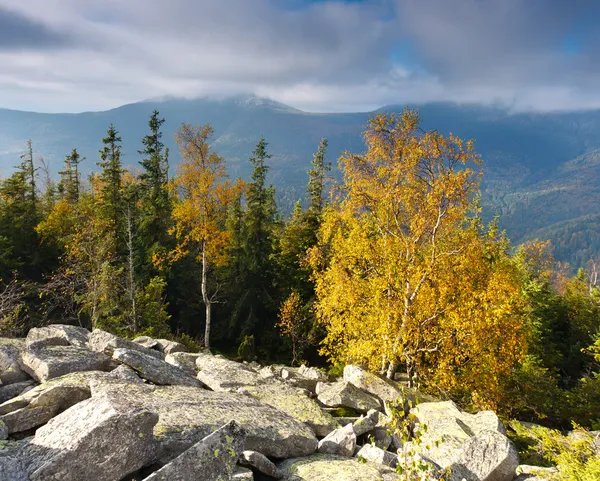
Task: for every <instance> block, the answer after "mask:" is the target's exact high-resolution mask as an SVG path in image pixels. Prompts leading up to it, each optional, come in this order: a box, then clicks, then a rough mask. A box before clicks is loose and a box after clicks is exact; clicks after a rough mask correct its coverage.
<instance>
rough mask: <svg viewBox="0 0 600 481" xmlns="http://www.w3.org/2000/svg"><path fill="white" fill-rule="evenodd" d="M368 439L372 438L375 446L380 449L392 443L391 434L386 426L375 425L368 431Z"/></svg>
mask: <svg viewBox="0 0 600 481" xmlns="http://www.w3.org/2000/svg"><path fill="white" fill-rule="evenodd" d="M368 435H369V439H371V438H372V440H373V443H374V444H375V446H377V447H378V448H381V449H387V448H389V447H390V445H391V444H392V436H391V433H390V431H389V430H388V429H387V428H380V427H376V428H375V429H373V430H372V431H370V432H369V433H368Z"/></svg>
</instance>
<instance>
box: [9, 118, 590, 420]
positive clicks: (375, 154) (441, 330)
mask: <svg viewBox="0 0 600 481" xmlns="http://www.w3.org/2000/svg"><path fill="white" fill-rule="evenodd" d="M163 122H164V120H163V119H162V118H161V116H160V114H159V112H157V111H155V112H153V113H152V115H151V117H150V119H149V121H148V127H147V133H146V135H145V136H144V137H143V138H142V139H140V145H139V147H138V148H139V163H138V166H137V167H136V168H128V169H126V168H125V167H124V164H123V161H122V148H123V146H122V141H121V137H120V135H119V131H118V130H117V126H113V125H110V126H109V127H108V130H107V132H106V136H105V137H104V138H103V140H102V142H103V148H102V150H101V151H100V152H99V154H98V161H97V162H96V161H95V159H85V158H82V156H81V155H80V154H79V153H78V151H77V149H76V148H73V150H72V151H71V152H70V153H69V154H68V155H67V156H66V157H65V160H64V164H63V167H62V169H61V170H60V172H58V173H53V172H49V171H48V169H47V168H46V166H45V164H44V163H43V162H42V161H41V159H40V158H39V157H38V156H37V155H36V153H35V150H34V146H35V143H34V142H31V141H30V142H29V143H28V145H27V146H26V147H25V146H24V147H25V148H24V153H23V155H22V156H21V162H20V164H19V165H18V167H17V169H16V171H15V172H14V173H12V174H11V175H10V176H8V177H6V178H3V179H1V180H0V330H1V331H2V335H13V336H16V335H23V334H25V333H26V332H27V331H28V330H29V329H30V328H32V327H37V326H42V325H45V324H49V323H66V324H76V325H81V326H85V327H88V328H90V329H93V328H102V329H105V330H108V331H111V332H114V333H116V334H119V335H121V336H125V337H130V338H131V337H135V336H139V335H149V336H152V337H167V338H173V339H177V340H179V341H180V342H182V343H184V344H187V345H188V346H190V347H193V348H196V349H199V348H200V347H201V346H204V347H206V348H211V349H213V350H219V351H221V352H224V353H225V354H228V355H230V356H232V357H238V358H240V359H243V360H253V359H260V360H263V361H269V362H291V363H293V364H299V363H301V362H308V363H309V364H313V365H325V364H327V365H328V366H329V368H330V369H331V370H332V372H339V370H340V368H341V367H343V365H344V364H347V363H351V362H352V363H361V364H363V365H366V366H368V367H369V368H371V369H372V370H373V371H378V372H381V373H385V374H386V375H388V376H390V377H392V376H393V375H394V374H395V373H396V371H398V370H401V371H404V372H406V374H407V376H408V379H409V381H410V383H411V384H412V385H414V386H418V387H419V388H420V389H422V390H424V391H427V392H429V393H432V394H434V395H437V396H439V397H442V398H452V399H454V400H456V401H458V402H460V403H461V404H462V405H463V406H465V407H467V408H468V407H474V408H475V407H476V408H493V409H497V410H499V412H500V413H502V415H504V416H506V417H511V418H518V419H522V420H526V421H536V422H540V423H544V424H548V425H552V426H558V427H568V426H569V425H570V423H571V421H575V422H576V423H578V424H580V425H583V426H587V427H592V428H594V429H599V428H600V365H599V363H600V280H599V279H598V274H599V271H600V264H599V262H598V260H597V259H594V258H589V259H585V260H584V259H580V261H581V263H582V265H583V264H585V265H586V266H587V268H586V269H580V270H579V271H578V272H577V274H576V275H575V276H574V277H573V276H570V274H569V272H570V270H569V267H568V266H566V265H564V264H560V263H557V262H555V261H554V260H553V256H552V246H551V245H550V244H549V243H547V242H540V241H536V240H534V239H532V240H531V241H530V242H528V243H526V244H524V245H522V246H520V247H519V248H518V249H515V248H513V247H512V246H511V244H510V240H509V239H508V238H507V237H506V235H505V234H504V233H503V232H502V231H501V230H500V229H499V228H498V221H497V220H495V221H493V222H491V223H487V224H486V223H485V222H484V221H483V220H482V215H481V207H480V201H479V193H480V185H481V167H482V163H484V162H485V159H481V158H480V156H479V155H478V154H477V153H476V152H475V149H474V144H473V142H472V141H466V140H463V139H460V138H459V137H456V136H453V135H444V134H441V133H440V132H438V131H423V130H422V129H421V127H420V119H419V117H418V113H417V112H416V111H414V110H408V109H407V110H405V111H404V112H403V113H402V114H386V113H380V114H378V115H376V116H374V117H373V118H372V119H371V120H370V121H369V123H368V125H367V126H366V130H365V134H364V136H365V142H366V146H367V148H366V150H365V151H364V152H359V153H353V152H346V153H344V154H343V155H342V157H341V158H340V159H339V165H340V169H341V172H342V180H341V181H339V182H334V181H333V180H332V179H331V178H330V177H329V172H330V169H331V162H330V161H329V159H328V156H327V147H328V144H327V141H326V140H325V139H323V140H322V141H321V143H320V144H319V145H315V154H314V157H313V160H312V168H311V169H310V170H309V171H308V172H307V178H306V197H305V201H304V202H301V201H298V203H297V204H296V206H295V208H294V210H293V213H292V214H291V216H288V217H284V216H283V215H282V213H281V212H280V210H279V209H278V206H277V204H276V191H275V188H274V187H273V186H272V185H270V184H269V183H268V181H267V173H268V171H269V168H270V166H269V162H270V159H271V155H270V153H269V144H268V142H267V140H266V139H264V138H263V139H260V141H259V142H258V143H257V145H256V147H255V148H254V150H253V151H252V152H248V157H249V165H250V170H251V176H250V178H248V179H245V180H244V179H232V178H229V176H228V174H227V169H226V162H227V159H225V158H224V157H222V156H220V155H219V154H218V153H217V152H215V151H213V150H212V149H211V143H210V140H211V136H212V135H213V134H214V131H213V128H212V127H211V126H210V125H188V124H183V125H182V127H181V129H180V130H179V132H178V134H177V137H176V142H177V145H178V147H179V150H180V152H179V157H180V160H179V162H177V168H176V169H175V170H174V172H175V173H174V175H173V174H170V173H169V172H170V170H169V163H170V159H171V158H172V157H173V153H172V152H169V150H168V149H167V148H166V147H165V144H164V139H163V138H162V130H161V127H162V126H163ZM73 147H76V146H73ZM85 163H90V164H95V166H96V172H95V173H93V174H91V175H90V176H89V177H88V178H87V179H84V178H83V176H82V174H81V172H82V164H83V165H85ZM86 170H87V169H86ZM55 174H58V177H57V178H56V179H57V180H55ZM573 235H577V233H576V232H574V233H573Z"/></svg>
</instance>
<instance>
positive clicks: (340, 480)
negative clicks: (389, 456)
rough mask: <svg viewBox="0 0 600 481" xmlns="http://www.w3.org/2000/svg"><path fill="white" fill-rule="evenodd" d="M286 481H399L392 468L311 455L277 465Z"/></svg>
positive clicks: (352, 460) (335, 457)
mask: <svg viewBox="0 0 600 481" xmlns="http://www.w3.org/2000/svg"><path fill="white" fill-rule="evenodd" d="M278 467H279V469H280V470H281V471H282V472H283V473H284V479H285V480H286V481H399V480H400V479H401V478H400V477H399V476H398V475H396V474H395V472H394V470H393V469H392V468H389V467H387V466H381V465H377V464H373V463H369V462H366V463H365V462H359V461H358V460H357V459H354V458H350V459H349V458H344V457H341V456H334V455H326V454H313V455H312V456H308V457H303V458H294V459H286V460H285V461H282V462H281V463H279V464H278Z"/></svg>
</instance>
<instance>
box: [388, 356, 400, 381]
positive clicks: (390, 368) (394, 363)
mask: <svg viewBox="0 0 600 481" xmlns="http://www.w3.org/2000/svg"><path fill="white" fill-rule="evenodd" d="M397 369H398V362H397V361H392V362H390V364H389V366H388V370H387V378H388V379H392V380H393V379H394V374H396V370H397Z"/></svg>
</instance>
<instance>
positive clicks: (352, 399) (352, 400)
mask: <svg viewBox="0 0 600 481" xmlns="http://www.w3.org/2000/svg"><path fill="white" fill-rule="evenodd" d="M318 399H319V401H320V402H321V403H323V404H324V405H325V406H327V407H332V408H337V407H347V408H351V409H354V410H356V411H359V412H365V413H366V412H367V411H369V410H371V409H381V404H380V403H379V400H378V399H377V398H376V397H374V396H372V395H370V394H368V393H366V392H364V391H363V390H361V389H359V388H357V387H356V386H355V385H354V384H351V383H349V382H347V381H338V382H336V383H333V384H329V385H325V386H323V388H320V389H319V395H318Z"/></svg>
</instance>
